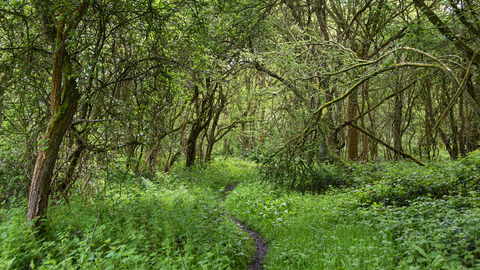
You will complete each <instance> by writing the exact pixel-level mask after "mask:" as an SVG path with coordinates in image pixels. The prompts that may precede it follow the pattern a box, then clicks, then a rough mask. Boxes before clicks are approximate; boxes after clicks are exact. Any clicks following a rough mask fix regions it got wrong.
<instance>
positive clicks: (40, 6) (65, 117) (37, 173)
mask: <svg viewBox="0 0 480 270" xmlns="http://www.w3.org/2000/svg"><path fill="white" fill-rule="evenodd" d="M88 2H89V1H83V2H82V4H81V5H80V7H79V8H78V9H77V10H76V12H75V13H74V14H73V16H72V18H71V20H69V23H68V25H66V23H65V22H66V18H65V17H66V16H67V14H62V15H63V16H62V17H61V19H60V21H59V22H58V24H55V23H54V20H55V19H54V18H55V16H54V15H53V14H50V13H49V12H50V11H49V10H50V9H49V7H48V4H49V2H47V1H38V2H36V3H35V6H36V8H37V10H38V12H40V14H39V15H40V17H41V18H42V26H43V31H44V34H45V36H46V39H47V40H48V41H49V42H50V45H52V49H53V52H54V58H53V69H52V90H51V95H50V102H51V104H50V106H51V107H50V109H51V113H52V117H51V118H50V121H49V123H48V126H47V130H46V132H45V134H44V135H43V138H42V141H41V143H40V150H39V151H38V155H37V161H36V164H35V169H34V172H33V177H32V182H31V185H30V196H29V199H28V210H27V220H28V222H32V221H35V223H34V224H33V226H34V227H38V226H39V225H40V221H41V218H42V216H43V215H44V214H45V209H46V208H47V206H48V196H49V194H50V189H51V180H52V174H53V170H54V169H55V163H56V161H57V157H58V152H59V149H60V146H61V144H62V140H63V137H64V136H65V133H66V132H67V130H68V128H69V126H70V124H71V123H72V120H73V117H74V115H75V112H76V111H77V104H78V99H79V92H78V89H77V83H76V79H77V77H76V76H74V74H73V68H72V63H71V61H70V57H69V54H68V52H67V50H66V44H65V41H66V40H67V38H68V37H69V34H70V33H71V32H72V30H73V29H75V28H76V27H77V25H78V23H79V22H80V20H81V19H82V18H83V16H84V15H85V13H86V12H87V10H88ZM55 25H56V27H55ZM62 81H63V84H62Z"/></svg>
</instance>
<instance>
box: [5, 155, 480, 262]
mask: <svg viewBox="0 0 480 270" xmlns="http://www.w3.org/2000/svg"><path fill="white" fill-rule="evenodd" d="M329 170H334V167H330V168H329ZM331 175H338V176H342V177H343V176H344V173H343V172H338V173H335V172H333V173H331ZM479 175H480V155H478V154H476V153H474V154H472V155H471V156H470V157H468V158H466V159H461V160H459V161H442V162H432V163H431V164H430V166H429V167H428V168H421V167H418V166H416V165H413V164H411V163H409V162H399V163H377V164H366V165H355V166H354V167H353V168H352V174H351V175H349V177H351V179H352V181H353V183H355V186H354V187H352V188H344V189H330V190H328V191H327V192H326V193H324V194H322V195H313V194H305V195H302V194H301V193H299V192H294V191H289V190H286V189H284V188H279V187H278V186H277V187H276V188H274V187H273V186H272V185H270V184H268V183H262V182H261V179H262V177H261V176H259V175H258V173H257V166H256V164H254V163H252V162H247V161H242V160H239V159H228V160H216V161H215V162H213V163H212V164H209V165H207V166H197V167H195V168H191V169H185V168H177V169H176V170H174V171H173V172H172V173H171V174H165V175H158V176H157V177H152V176H150V177H149V178H143V179H141V186H140V187H137V186H136V183H137V180H138V178H137V177H135V176H133V175H131V174H129V173H126V172H125V171H122V170H121V169H119V168H117V170H116V171H111V172H109V173H108V174H107V173H106V172H101V171H100V172H98V176H97V180H96V181H95V185H96V187H95V188H96V190H97V192H96V193H92V192H90V193H81V192H79V191H80V190H78V194H77V195H75V196H73V197H72V200H71V202H70V203H69V204H66V203H65V202H64V201H63V200H52V201H51V204H50V207H49V210H48V215H47V216H48V219H46V220H45V221H44V224H45V226H46V229H47V233H46V234H45V235H43V236H42V237H43V238H42V239H37V238H35V237H34V232H32V231H31V229H30V228H29V227H28V226H27V225H26V223H25V216H26V203H25V201H23V200H20V201H14V200H12V203H11V205H10V207H3V208H2V209H1V210H0V217H1V223H0V268H1V269H246V267H247V266H248V264H249V263H250V262H251V258H252V255H253V252H254V248H253V240H251V239H250V238H249V237H248V235H247V234H246V233H244V232H243V231H241V229H239V228H238V227H237V226H236V225H235V224H233V222H231V220H230V219H229V217H228V214H232V215H234V216H236V218H237V219H238V220H240V221H243V222H244V223H246V224H247V225H249V226H250V227H252V228H253V229H255V230H256V231H258V232H260V233H261V235H262V236H264V238H265V239H266V240H267V242H268V243H269V245H270V249H269V251H268V253H267V256H266V260H265V267H266V268H267V269H467V268H471V269H479V268H480V264H479V263H480V195H479V191H480V185H479V183H480V176H479ZM327 180H328V179H327ZM333 180H335V179H333ZM325 181H326V180H325ZM232 183H238V186H237V187H236V189H235V190H234V191H233V192H232V193H231V194H230V195H229V196H228V197H227V198H226V199H224V197H223V191H224V188H225V187H226V186H227V185H229V184H232ZM75 191H76V190H75ZM82 194H83V195H82ZM92 195H93V196H92Z"/></svg>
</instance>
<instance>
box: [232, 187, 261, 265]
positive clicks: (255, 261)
mask: <svg viewBox="0 0 480 270" xmlns="http://www.w3.org/2000/svg"><path fill="white" fill-rule="evenodd" d="M236 186H237V184H232V185H229V186H228V187H226V188H225V191H224V196H225V198H226V197H227V196H228V193H230V192H231V191H232V190H233V189H234V188H235V187H236ZM230 219H231V220H232V221H233V222H234V223H235V224H237V226H238V227H240V228H241V229H242V230H243V231H244V232H247V233H248V234H249V235H250V237H251V238H253V240H255V253H254V254H253V263H252V264H251V265H250V266H248V270H261V269H263V259H264V258H265V254H267V251H268V245H267V243H266V242H265V239H263V238H262V237H261V236H260V234H259V233H258V232H256V231H254V230H252V229H250V228H249V227H247V226H245V224H242V223H241V222H239V221H237V220H236V219H235V217H232V216H230Z"/></svg>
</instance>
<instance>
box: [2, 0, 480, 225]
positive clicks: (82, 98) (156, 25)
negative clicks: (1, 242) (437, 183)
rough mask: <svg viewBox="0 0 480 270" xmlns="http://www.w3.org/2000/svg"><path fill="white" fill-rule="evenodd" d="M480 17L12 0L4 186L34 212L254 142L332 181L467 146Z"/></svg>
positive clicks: (450, 12)
mask: <svg viewBox="0 0 480 270" xmlns="http://www.w3.org/2000/svg"><path fill="white" fill-rule="evenodd" d="M479 18H480V5H479V3H478V1H475V0H448V1H423V0H411V1H393V0H343V1H328V0H319V1H313V0H271V1H259V0H258V1H257V0H229V1H220V0H219V1H206V0H205V1H202V0H200V1H198V0H193V1H183V0H175V1H163V0H158V1H153V0H147V1H140V0H136V1H110V0H84V1H66V0H65V1H63V0H62V1H51V0H18V1H2V2H1V3H0V70H1V73H0V149H1V151H0V161H1V162H0V196H1V198H0V199H1V200H2V201H5V202H11V201H12V200H13V198H15V197H21V198H27V197H28V198H29V203H28V204H29V206H28V220H29V221H32V220H36V223H35V225H39V224H40V222H41V221H42V217H44V215H45V211H46V209H47V206H48V203H49V199H50V198H52V196H53V198H55V199H59V198H62V199H63V200H65V201H67V202H68V201H70V199H71V198H72V196H73V195H72V194H75V193H76V194H78V193H82V194H85V196H87V197H88V196H92V194H97V192H98V191H99V190H105V189H106V187H107V186H108V183H109V181H114V180H112V179H118V175H117V173H118V171H122V170H124V169H125V175H128V174H129V173H134V174H135V175H136V177H138V180H137V181H138V184H140V182H141V179H142V177H144V178H145V177H147V178H148V177H154V176H155V175H156V174H159V173H162V172H168V171H170V170H171V169H172V167H173V166H174V165H175V164H180V163H181V164H185V166H186V167H195V164H198V163H202V164H204V163H208V162H209V161H210V160H212V158H213V157H215V156H216V155H223V156H229V155H242V156H249V157H250V158H252V159H254V160H256V161H257V162H258V163H259V164H261V165H262V170H263V173H264V176H265V178H266V179H267V180H269V181H271V182H273V183H275V184H276V185H285V186H288V187H291V188H293V189H297V190H301V191H302V192H304V193H305V192H317V193H320V192H324V191H325V190H327V189H330V188H332V187H348V186H352V185H355V181H353V180H351V179H350V178H348V177H347V178H345V177H338V176H337V175H335V173H332V172H330V171H328V170H327V169H325V168H326V167H325V164H329V163H340V164H342V166H344V167H346V168H347V169H348V168H351V167H352V166H353V164H354V163H366V162H380V161H387V160H394V161H400V160H402V159H409V160H412V161H413V162H415V163H416V164H418V165H419V166H425V165H427V164H429V162H430V161H432V160H436V159H439V158H441V157H442V155H444V154H445V153H446V154H447V155H448V157H449V158H450V159H457V158H459V157H466V156H468V155H469V153H471V152H473V151H476V150H477V149H478V147H479V141H480V129H479V121H478V119H480V118H479V114H480V102H479V101H480V86H479V84H480V81H479V80H480V79H479V76H478V74H479V68H480V55H479V51H480V44H479V41H480V20H479ZM98 175H102V177H97V176H98ZM112 175H117V176H115V177H113V176H112ZM125 177H126V176H125ZM100 179H101V180H100ZM452 185H453V184H452ZM472 185H474V186H475V188H476V185H477V184H476V182H474V181H473V182H472ZM472 188H473V187H472ZM475 188H473V189H475ZM448 189H449V187H448V186H445V187H441V188H439V190H438V192H439V193H438V194H437V193H435V194H433V193H432V194H431V195H432V196H434V197H436V196H437V197H438V198H440V197H441V196H443V195H445V193H446V190H448ZM93 191H95V192H93ZM120 192H121V191H120ZM462 192H463V193H464V192H466V191H464V190H462V189H458V194H461V193H462ZM424 193H429V191H425V192H424ZM417 195H418V194H414V195H412V196H417ZM408 199H410V198H408ZM366 200H367V199H366ZM368 200H372V201H369V202H373V201H375V200H377V198H374V197H372V198H370V199H368ZM404 200H407V199H404ZM397 203H399V204H402V203H403V202H402V201H401V200H400V201H398V202H397ZM37 227H38V226H37ZM44 230H46V228H43V229H42V230H41V231H44Z"/></svg>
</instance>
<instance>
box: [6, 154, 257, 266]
mask: <svg viewBox="0 0 480 270" xmlns="http://www.w3.org/2000/svg"><path fill="white" fill-rule="evenodd" d="M233 163H236V164H242V163H241V162H232V163H230V164H229V165H228V166H223V165H226V163H225V162H224V163H218V164H216V165H213V166H211V167H207V168H205V169H203V170H200V169H197V170H188V171H187V170H185V171H183V172H182V173H179V174H173V175H171V176H169V175H162V176H159V177H157V178H155V179H152V180H148V179H143V180H142V183H143V184H142V187H141V188H139V187H137V185H136V181H137V178H136V177H135V176H134V175H131V174H129V175H128V176H127V178H126V180H122V179H117V181H116V183H115V182H113V181H112V183H110V186H109V188H107V189H106V190H105V191H104V192H99V193H98V194H97V196H96V197H93V198H91V197H88V196H87V197H82V196H74V197H73V198H72V200H71V202H70V203H69V204H65V203H63V202H62V201H57V202H56V205H55V206H52V207H50V210H49V212H48V214H47V219H46V220H44V226H45V227H46V229H47V231H46V233H45V235H44V237H45V239H42V240H40V239H39V240H36V239H35V237H34V233H33V232H32V231H30V229H29V227H28V226H27V225H26V224H25V221H24V215H25V205H18V206H16V207H12V208H11V209H10V210H3V211H2V214H1V215H2V223H1V228H0V229H1V232H0V237H1V245H0V253H1V256H2V257H1V261H0V265H1V268H3V269H21V268H26V267H28V266H30V267H32V268H33V267H35V268H36V269H134V268H135V269H151V268H155V269H161V268H166V269H179V268H189V269H190V268H195V269H196V268H198V269H227V268H245V267H246V264H247V263H248V261H249V260H248V256H250V255H251V254H252V252H253V250H252V240H251V239H250V238H248V237H247V236H246V234H245V233H244V232H242V231H241V230H240V229H239V228H238V227H236V226H235V224H233V223H232V222H231V221H230V219H229V217H228V215H227V213H226V211H225V209H224V207H223V205H222V202H221V199H220V198H221V196H220V195H221V189H222V187H224V186H225V184H226V183H230V182H233V181H239V180H240V179H239V177H240V176H241V175H246V174H248V172H246V173H244V172H245V171H246V169H249V168H250V166H248V165H244V166H238V167H236V166H235V165H233ZM220 167H221V168H222V170H219V168H220ZM234 167H235V169H232V170H228V168H234ZM207 173H208V174H207ZM117 175H124V174H123V173H122V172H120V173H118V174H117ZM187 175H188V177H190V178H191V179H195V181H190V180H189V179H188V178H185V177H186V176H187ZM211 179H214V180H213V181H212V180H211ZM221 179H223V181H222V180H221ZM186 182H189V184H186ZM119 183H122V184H121V185H120V184H119Z"/></svg>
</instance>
